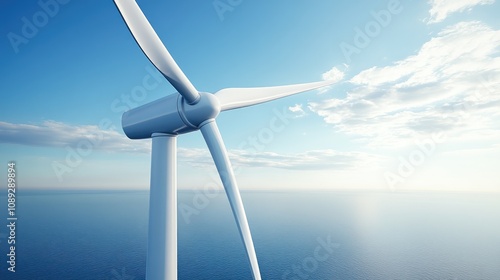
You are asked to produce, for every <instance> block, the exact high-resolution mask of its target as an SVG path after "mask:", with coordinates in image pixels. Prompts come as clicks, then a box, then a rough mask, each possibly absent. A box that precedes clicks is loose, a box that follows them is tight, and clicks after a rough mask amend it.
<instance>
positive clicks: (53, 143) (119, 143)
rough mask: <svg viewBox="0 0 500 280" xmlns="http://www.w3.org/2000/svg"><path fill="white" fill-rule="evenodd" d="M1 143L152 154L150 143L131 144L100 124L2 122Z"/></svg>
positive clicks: (132, 142)
mask: <svg viewBox="0 0 500 280" xmlns="http://www.w3.org/2000/svg"><path fill="white" fill-rule="evenodd" d="M0 143H7V144H19V145H27V146H41V147H61V148H62V147H68V146H69V147H77V146H78V145H81V144H86V145H92V148H93V149H95V150H103V151H111V152H141V153H144V152H149V150H150V144H149V141H131V140H130V139H128V138H126V136H125V135H123V134H122V133H119V132H118V131H116V130H112V129H102V128H100V127H99V126H97V125H70V124H66V123H62V122H56V121H45V122H43V123H41V124H13V123H7V122H0Z"/></svg>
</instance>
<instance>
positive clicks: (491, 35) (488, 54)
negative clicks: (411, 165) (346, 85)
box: [309, 22, 500, 146]
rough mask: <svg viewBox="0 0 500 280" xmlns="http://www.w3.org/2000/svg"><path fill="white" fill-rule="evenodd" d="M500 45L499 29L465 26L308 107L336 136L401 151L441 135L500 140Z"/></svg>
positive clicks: (449, 30)
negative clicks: (397, 147)
mask: <svg viewBox="0 0 500 280" xmlns="http://www.w3.org/2000/svg"><path fill="white" fill-rule="evenodd" d="M499 46H500V31H498V30H493V29H492V28H490V27H488V26H486V25H484V24H482V23H480V22H461V23H458V24H456V25H453V26H450V27H448V28H446V29H444V30H443V31H442V32H440V33H439V34H438V36H436V37H434V38H432V39H430V40H429V41H428V42H427V43H425V44H424V45H423V46H422V47H421V48H420V50H419V51H418V52H417V54H415V55H412V56H410V57H408V58H406V59H403V60H400V61H397V62H395V63H394V64H393V65H390V66H386V67H373V68H370V69H367V70H365V71H362V72H361V73H359V74H358V75H356V76H355V77H353V78H352V79H351V80H350V83H351V84H352V85H353V89H352V90H351V91H349V92H348V94H347V96H346V97H345V98H343V99H329V100H325V101H323V102H315V103H310V104H309V108H310V109H311V110H312V111H314V112H315V113H317V114H318V115H320V116H322V117H323V118H324V120H325V122H326V123H329V124H331V125H333V126H334V127H335V128H336V130H338V131H340V132H343V133H345V134H348V135H353V136H358V137H361V138H362V139H363V140H365V141H367V143H370V145H376V146H394V145H404V144H407V143H409V142H412V141H413V139H414V138H415V137H421V136H424V137H425V135H428V134H429V133H432V132H436V131H439V132H446V133H450V135H453V136H457V137H463V136H464V135H466V134H469V133H473V131H475V132H476V133H477V132H478V131H483V132H484V131H489V132H491V133H489V134H490V135H491V134H492V133H493V134H494V135H498V133H497V132H498V127H499V126H500V110H499V108H500V94H499V92H500V57H499V56H498V53H499V51H500V49H499Z"/></svg>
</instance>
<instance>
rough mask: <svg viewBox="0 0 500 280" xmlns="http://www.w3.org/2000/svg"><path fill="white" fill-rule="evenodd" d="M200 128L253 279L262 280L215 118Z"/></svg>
mask: <svg viewBox="0 0 500 280" xmlns="http://www.w3.org/2000/svg"><path fill="white" fill-rule="evenodd" d="M200 130H201V133H202V134H203V137H204V138H205V142H207V146H208V149H209V150H210V153H211V154H212V158H213V159H214V162H215V165H216V167H217V171H219V175H220V178H221V180H222V184H223V185H224V189H225V190H226V194H227V197H228V199H229V203H230V204H231V209H232V210H233V215H234V218H235V220H236V223H237V225H238V229H239V231H240V235H241V238H242V239H243V243H244V244H245V250H246V252H247V256H248V259H249V261H250V266H251V269H252V275H253V279H254V280H261V277H260V270H259V263H258V262H257V255H256V253H255V248H254V246H253V241H252V235H251V234H250V227H249V225H248V221H247V216H246V214H245V209H244V208H243V202H242V200H241V196H240V191H239V190H238V186H237V184H236V179H235V177H234V172H233V169H232V167H231V163H230V162H229V157H228V155H227V151H226V147H225V146H224V142H223V140H222V137H221V135H220V132H219V128H218V127H217V124H216V123H215V120H211V121H209V122H207V123H206V124H204V125H203V126H202V127H201V128H200Z"/></svg>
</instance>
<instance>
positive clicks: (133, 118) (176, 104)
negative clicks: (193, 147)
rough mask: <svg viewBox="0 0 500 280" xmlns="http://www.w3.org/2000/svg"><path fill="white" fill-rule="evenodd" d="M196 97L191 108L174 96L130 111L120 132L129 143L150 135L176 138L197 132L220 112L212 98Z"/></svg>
mask: <svg viewBox="0 0 500 280" xmlns="http://www.w3.org/2000/svg"><path fill="white" fill-rule="evenodd" d="M199 94H200V98H199V99H198V100H197V102H196V103H195V104H192V105H191V104H189V103H188V102H187V101H186V99H185V98H184V97H182V96H181V95H180V94H177V93H176V94H171V95H168V96H166V97H163V98H160V99H158V100H155V101H153V102H150V103H147V104H145V105H142V106H140V107H137V108H134V109H131V110H129V111H127V112H125V113H124V114H123V116H122V127H123V131H124V132H125V134H126V135H127V137H128V138H130V139H146V138H151V136H152V135H153V133H164V134H171V135H178V134H184V133H189V132H192V131H195V130H198V129H200V127H201V126H202V125H203V124H204V122H206V121H208V120H211V119H215V118H216V117H217V116H218V115H219V113H220V111H221V106H220V104H219V100H218V99H217V97H216V96H215V95H213V94H211V93H205V92H200V93H199Z"/></svg>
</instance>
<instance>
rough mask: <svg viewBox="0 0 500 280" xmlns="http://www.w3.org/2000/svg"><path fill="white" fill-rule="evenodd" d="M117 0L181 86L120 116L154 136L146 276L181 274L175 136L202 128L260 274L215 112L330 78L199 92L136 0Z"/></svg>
mask: <svg viewBox="0 0 500 280" xmlns="http://www.w3.org/2000/svg"><path fill="white" fill-rule="evenodd" d="M114 2H115V4H116V6H117V8H118V10H119V11H120V13H121V15H122V17H123V20H124V21H125V23H126V25H127V26H128V28H129V30H130V32H131V33H132V36H133V37H134V39H135V40H136V42H137V44H138V45H139V46H140V48H141V49H142V51H143V52H144V54H145V55H146V56H147V57H148V59H149V60H150V61H151V63H153V64H154V66H155V67H156V68H157V69H158V71H160V72H161V73H162V74H163V76H165V78H166V79H167V80H168V81H169V82H170V84H172V86H174V88H175V89H176V90H177V91H178V94H173V95H168V96H166V97H163V98H161V99H158V100H156V101H153V102H151V103H148V104H145V105H143V106H140V107H138V108H134V109H131V110H129V111H127V112H125V113H124V114H123V117H122V127H123V131H124V132H125V134H126V135H127V136H128V137H129V138H130V139H145V138H152V141H153V145H152V151H151V182H150V183H151V185H150V195H149V228H148V249H147V250H148V251H147V265H146V279H149V280H160V279H165V280H176V279H177V177H176V176H177V174H176V173H177V155H176V152H177V136H178V135H180V134H185V133H189V132H193V131H197V130H200V131H201V133H202V134H203V138H204V139H205V142H206V143H207V146H208V149H209V150H210V153H211V155H212V158H213V160H214V163H215V165H216V167H217V171H218V172H219V175H220V178H221V180H222V184H223V186H224V189H225V191H226V194H227V197H228V199H229V203H230V205H231V209H232V211H233V215H234V218H235V220H236V224H237V226H238V230H239V233H240V236H241V238H242V240H243V244H244V246H245V251H246V254H247V256H248V260H249V262H250V267H251V271H252V276H253V279H255V280H260V279H261V276H260V270H259V264H258V262H257V255H256V253H255V249H254V245H253V241H252V235H251V234H250V228H249V225H248V221H247V217H246V214H245V209H244V208H243V202H242V200H241V196H240V192H239V190H238V186H237V183H236V179H235V176H234V172H233V169H232V167H231V163H230V161H229V157H228V153H227V150H226V147H225V145H224V142H223V140H222V137H221V134H220V132H219V128H218V127H217V124H216V122H215V118H216V117H217V116H218V115H219V113H220V112H221V111H227V110H232V109H237V108H242V107H247V106H251V105H256V104H259V103H264V102H267V101H271V100H274V99H278V98H281V97H285V96H288V95H292V94H296V93H300V92H304V91H309V90H313V89H317V88H320V87H323V86H326V85H329V84H331V82H329V81H326V82H325V81H323V82H316V83H308V84H296V85H288V86H278V87H261V88H227V89H223V90H220V91H218V92H216V93H215V94H211V93H205V92H199V91H198V90H197V89H196V88H195V87H194V86H193V84H191V82H190V81H189V79H188V78H187V77H186V76H185V75H184V73H183V72H182V70H181V69H180V68H179V66H178V65H177V63H176V62H175V61H174V59H173V58H172V56H171V55H170V53H169V52H168V50H167V49H166V48H165V46H164V45H163V43H162V42H161V40H160V38H159V37H158V35H157V34H156V32H155V31H154V30H153V28H152V26H151V24H150V23H149V22H148V20H147V18H146V17H145V16H144V14H143V13H142V11H141V9H140V8H139V6H138V5H137V3H136V2H135V0H114Z"/></svg>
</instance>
